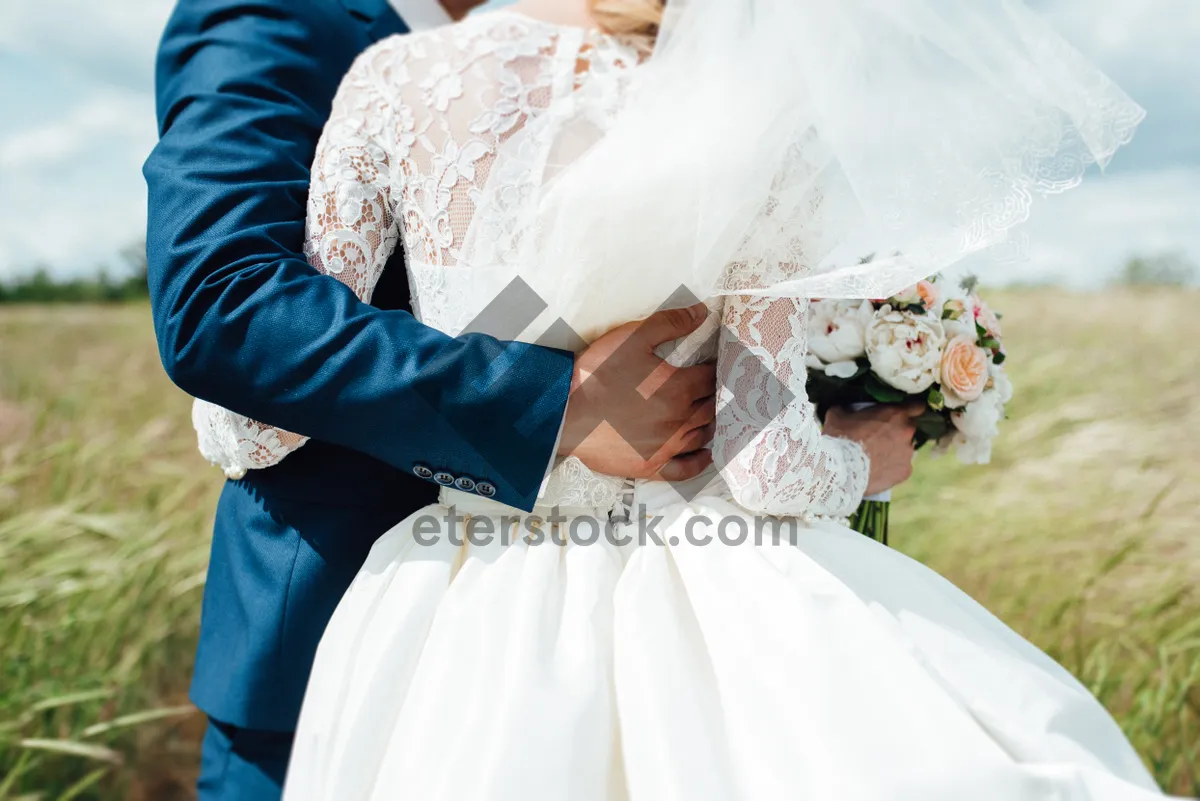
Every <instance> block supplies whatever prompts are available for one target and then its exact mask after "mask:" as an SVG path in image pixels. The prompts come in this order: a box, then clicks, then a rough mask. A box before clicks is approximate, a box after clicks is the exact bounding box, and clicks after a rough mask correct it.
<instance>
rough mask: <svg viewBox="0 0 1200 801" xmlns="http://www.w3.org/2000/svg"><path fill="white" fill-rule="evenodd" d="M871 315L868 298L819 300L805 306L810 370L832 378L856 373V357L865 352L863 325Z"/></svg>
mask: <svg viewBox="0 0 1200 801" xmlns="http://www.w3.org/2000/svg"><path fill="white" fill-rule="evenodd" d="M874 315H875V308H874V307H873V306H872V305H871V302H870V301H869V300H864V301H861V302H860V301H844V300H841V301H839V300H822V301H816V302H814V303H812V304H810V306H809V312H808V357H807V359H806V364H807V365H808V367H809V368H810V369H816V370H823V371H824V372H825V374H826V375H829V376H833V377H834V378H850V377H851V376H852V375H854V374H855V373H856V372H858V365H857V364H856V363H855V360H856V359H861V358H862V357H863V356H865V355H866V354H867V326H869V325H870V324H871V320H872V318H873V317H874Z"/></svg>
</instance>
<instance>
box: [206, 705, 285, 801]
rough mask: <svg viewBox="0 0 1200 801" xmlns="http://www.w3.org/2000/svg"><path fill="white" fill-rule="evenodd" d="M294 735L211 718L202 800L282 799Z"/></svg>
mask: <svg viewBox="0 0 1200 801" xmlns="http://www.w3.org/2000/svg"><path fill="white" fill-rule="evenodd" d="M292 738H293V735H292V733H291V732H277V731H256V730H254V729H239V728H238V727H237V726H230V725H229V724H227V723H221V722H220V721H216V720H213V719H212V718H209V721H208V731H207V732H205V734H204V747H203V749H202V751H201V756H200V778H199V780H198V781H197V782H196V789H197V791H198V797H199V801H279V797H280V795H281V794H282V792H283V779H284V776H285V775H286V774H287V764H288V757H289V756H291V753H292Z"/></svg>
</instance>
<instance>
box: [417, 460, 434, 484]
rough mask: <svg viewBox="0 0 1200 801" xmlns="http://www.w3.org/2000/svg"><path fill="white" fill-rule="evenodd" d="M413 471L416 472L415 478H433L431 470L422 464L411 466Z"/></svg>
mask: <svg viewBox="0 0 1200 801" xmlns="http://www.w3.org/2000/svg"><path fill="white" fill-rule="evenodd" d="M413 473H415V474H416V476H417V478H423V479H425V480H426V481H428V480H429V479H431V478H433V471H432V470H430V469H429V468H428V467H426V466H425V465H423V464H419V465H417V466H415V467H413Z"/></svg>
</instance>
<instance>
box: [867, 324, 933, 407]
mask: <svg viewBox="0 0 1200 801" xmlns="http://www.w3.org/2000/svg"><path fill="white" fill-rule="evenodd" d="M945 344H946V332H945V331H944V330H943V329H942V324H941V322H939V321H938V320H935V319H934V318H933V317H930V316H928V315H923V314H913V313H912V312H899V311H895V310H894V309H892V307H891V306H884V307H883V308H882V309H880V310H879V311H878V312H876V313H875V315H874V316H873V318H872V320H871V324H870V325H869V326H868V327H867V358H868V359H869V360H870V362H871V370H872V371H874V373H875V375H877V376H879V378H880V380H882V381H884V382H885V383H887V384H889V385H891V386H893V387H895V388H896V389H898V390H901V391H902V392H907V393H908V394H910V395H915V394H917V393H918V392H924V391H925V390H927V389H929V387H931V386H932V385H933V383H934V382H935V381H936V380H937V377H938V370H939V368H940V367H941V363H942V347H943V346H944V345H945Z"/></svg>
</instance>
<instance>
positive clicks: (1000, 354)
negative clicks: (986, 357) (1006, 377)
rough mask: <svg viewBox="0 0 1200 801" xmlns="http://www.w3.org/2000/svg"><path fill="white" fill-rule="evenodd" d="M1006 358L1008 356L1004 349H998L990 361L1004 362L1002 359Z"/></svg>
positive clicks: (998, 363)
mask: <svg viewBox="0 0 1200 801" xmlns="http://www.w3.org/2000/svg"><path fill="white" fill-rule="evenodd" d="M1007 358H1008V356H1007V355H1006V354H1005V353H1004V351H999V350H998V351H996V355H995V356H993V357H992V363H993V364H997V365H1000V364H1004V360H1005V359H1007Z"/></svg>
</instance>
